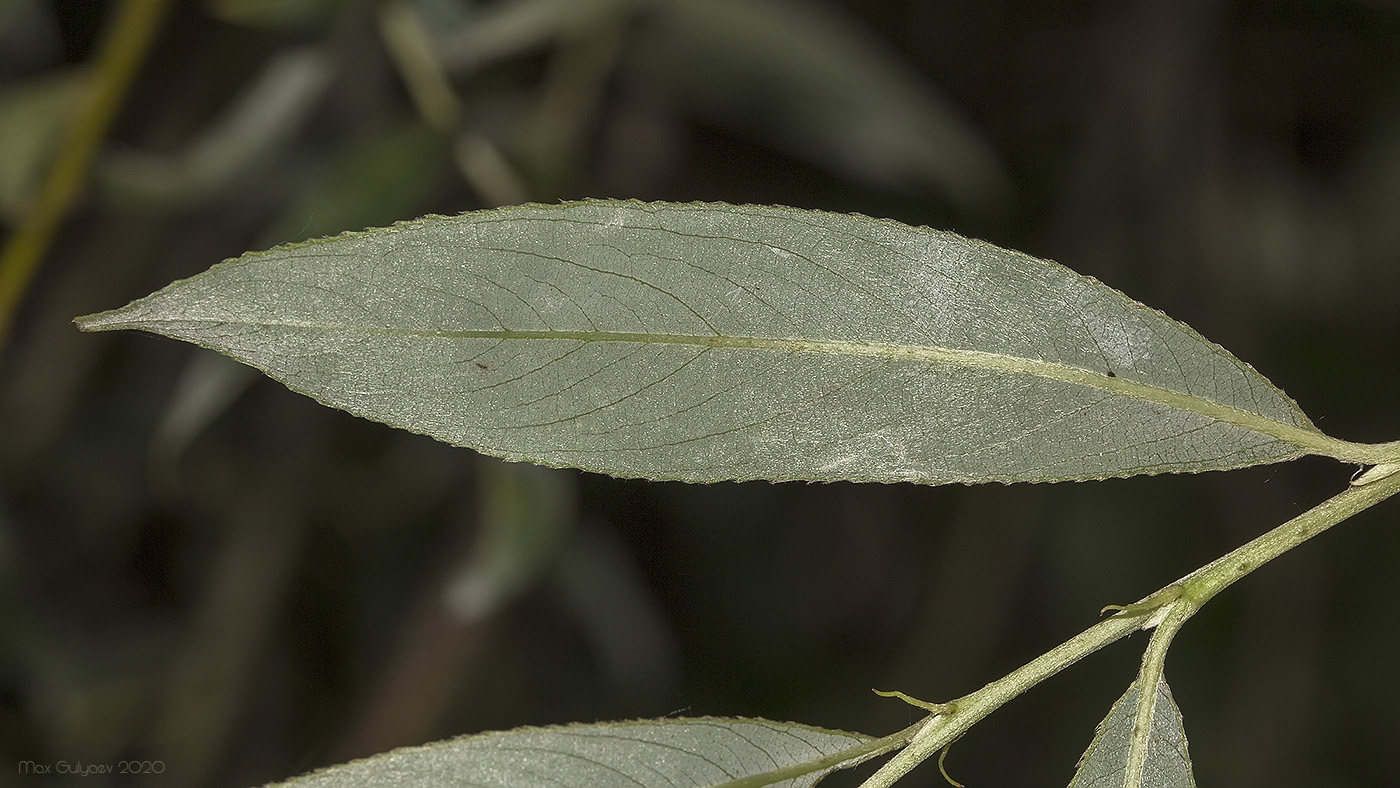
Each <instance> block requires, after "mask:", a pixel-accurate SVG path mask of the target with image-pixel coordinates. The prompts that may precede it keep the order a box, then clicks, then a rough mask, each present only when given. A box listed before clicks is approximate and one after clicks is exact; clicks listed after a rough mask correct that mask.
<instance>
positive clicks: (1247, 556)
mask: <svg viewBox="0 0 1400 788" xmlns="http://www.w3.org/2000/svg"><path fill="white" fill-rule="evenodd" d="M1397 492H1400V473H1397V474H1392V475H1389V476H1385V477H1383V478H1379V479H1376V480H1374V481H1372V482H1371V483H1369V484H1365V485H1359V486H1352V487H1350V488H1348V489H1347V490H1345V491H1344V492H1342V493H1339V494H1338V495H1335V496H1333V497H1332V498H1330V499H1328V500H1327V501H1324V502H1323V503H1321V504H1319V505H1317V506H1315V507H1313V508H1312V509H1309V510H1308V511H1306V512H1304V513H1302V514H1300V515H1298V516H1297V517H1294V518H1293V519H1292V520H1289V521H1288V522H1286V523H1284V524H1283V525H1280V526H1278V527H1277V528H1275V529H1273V530H1272V531H1269V532H1268V533H1266V534H1264V535H1263V536H1261V537H1259V538H1258V539H1255V540H1254V541H1252V542H1249V543H1248V544H1246V545H1243V546H1241V547H1239V548H1237V549H1235V550H1233V551H1231V552H1230V553H1228V554H1226V555H1224V556H1222V557H1221V558H1219V559H1217V560H1215V561H1213V562H1211V563H1210V564H1208V565H1206V566H1204V567H1202V568H1200V569H1198V570H1196V571H1195V572H1192V573H1191V574H1189V575H1187V576H1185V577H1183V578H1181V579H1180V580H1178V581H1177V582H1176V583H1173V584H1172V586H1179V587H1181V588H1182V591H1181V592H1180V597H1181V598H1180V599H1177V600H1176V601H1172V602H1168V603H1167V604H1166V605H1161V604H1160V603H1159V604H1153V603H1154V602H1160V600H1162V599H1163V598H1166V597H1171V596H1172V594H1173V593H1174V592H1171V591H1169V590H1168V589H1170V588H1171V586H1168V587H1167V588H1164V589H1162V590H1161V591H1157V592H1155V593H1153V594H1150V595H1149V596H1147V597H1145V598H1143V600H1142V601H1141V602H1138V603H1136V604H1134V605H1129V606H1127V607H1128V610H1136V611H1139V612H1137V613H1135V614H1130V613H1119V614H1118V615H1115V616H1113V617H1111V618H1108V619H1105V620H1103V621H1100V622H1099V623H1097V624H1095V625H1094V626H1092V627H1089V628H1088V629H1086V630H1084V631H1083V632H1081V633H1079V634H1078V635H1075V636H1074V637H1072V638H1070V639H1069V640H1067V641H1065V642H1064V643H1062V644H1060V645H1059V646H1056V647H1055V648H1053V649H1051V650H1050V651H1047V652H1046V653H1044V654H1042V655H1040V656H1039V657H1036V658H1035V659H1033V660H1031V661H1030V662H1028V663H1026V664H1025V665H1024V666H1022V667H1021V668H1019V669H1017V670H1015V671H1012V672H1011V673H1009V674H1007V675H1006V676H1004V677H1002V678H1000V679H997V680H996V681H993V682H992V683H990V684H988V685H987V686H985V687H983V688H982V689H980V690H978V691H976V692H974V693H972V694H971V695H967V696H965V697H962V698H958V699H957V700H956V701H954V703H955V704H956V710H955V711H953V712H952V713H951V714H941V715H934V716H930V717H929V718H927V719H925V720H924V722H923V724H922V727H920V728H919V730H918V731H917V732H916V733H915V734H914V736H913V738H912V739H911V740H910V742H909V746H908V747H905V748H904V749H903V750H901V751H900V752H898V753H896V754H895V756H894V757H893V758H891V759H890V760H889V761H888V762H886V763H885V765H884V766H882V767H881V768H880V769H879V770H878V771H876V772H875V773H874V774H873V775H871V776H870V778H869V779H867V780H866V781H865V782H864V783H862V784H861V788H889V786H891V785H893V784H894V783H895V781H896V780H898V779H899V778H901V777H903V776H904V775H905V774H908V773H909V771H910V770H912V769H913V768H914V767H915V766H918V765H919V764H920V763H922V762H923V761H925V760H927V759H928V758H929V757H931V756H933V755H935V754H937V753H938V752H939V751H940V750H942V749H943V748H944V747H946V746H948V744H950V743H951V742H952V741H953V740H954V739H956V738H957V737H959V736H961V735H962V734H963V733H964V732H966V731H967V730H968V729H969V728H971V727H972V726H973V725H974V724H975V723H977V722H978V721H980V720H981V719H982V718H983V717H985V716H987V715H988V714H990V713H992V712H993V711H995V710H996V709H997V708H1000V707H1001V706H1002V705H1004V704H1006V703H1007V702H1008V701H1010V700H1011V699H1012V698H1015V697H1016V696H1018V695H1020V694H1021V693H1023V692H1025V691H1026V690H1028V689H1030V688H1031V687H1034V686H1035V685H1036V684H1039V683H1040V682H1042V681H1044V680H1045V679H1047V678H1049V677H1051V676H1053V675H1055V674H1056V673H1059V672H1060V671H1061V670H1064V669H1065V668H1067V667H1069V666H1070V665H1073V664H1074V663H1075V662H1078V661H1079V660H1081V659H1083V658H1084V657H1087V656H1088V655H1090V654H1092V653H1094V652H1095V651H1098V650H1099V649H1101V648H1103V647H1104V646H1107V645H1108V644H1110V643H1113V642H1114V641H1116V640H1119V639H1121V638H1123V637H1126V636H1127V635H1130V634H1132V633H1133V632H1136V631H1137V630H1139V629H1147V628H1151V627H1154V626H1164V627H1168V629H1169V631H1168V632H1167V633H1166V636H1164V637H1160V638H1157V639H1156V643H1157V644H1158V645H1159V646H1160V648H1161V650H1162V651H1163V652H1165V648H1166V644H1167V641H1168V640H1169V636H1170V635H1172V634H1175V630H1176V629H1177V628H1179V627H1180V626H1181V623H1183V622H1184V621H1185V619H1186V618H1188V617H1189V616H1190V615H1191V614H1192V613H1194V612H1195V610H1196V609H1198V608H1199V607H1200V606H1201V605H1204V604H1205V603H1206V602H1207V601H1208V600H1209V599H1211V598H1212V597H1214V596H1215V595H1216V594H1218V593H1220V592H1221V591H1223V590H1224V589H1226V588H1228V587H1229V586H1230V585H1231V584H1233V583H1234V582H1235V581H1237V580H1239V579H1240V578H1242V577H1244V576H1245V575H1247V574H1249V573H1250V572H1252V571H1254V570H1255V569H1258V568H1259V567H1260V566H1263V565H1264V564H1265V563H1268V562H1269V561H1271V560H1273V559H1274V558H1277V557H1278V556H1280V555H1283V554H1284V553H1286V552H1288V551H1289V550H1291V549H1292V548H1294V547H1297V546H1298V545H1300V544H1302V543H1303V542H1305V541H1307V540H1308V539H1311V538H1312V537H1314V536H1317V535H1318V534H1320V533H1322V532H1323V531H1325V530H1327V529H1328V528H1331V527H1332V526H1334V525H1336V524H1337V523H1339V522H1342V521H1343V520H1345V519H1347V518H1348V517H1351V516H1352V515H1354V514H1356V513H1358V512H1361V511H1363V510H1365V509H1368V508H1370V507H1372V506H1375V505H1376V504H1378V503H1380V502H1381V501H1384V500H1385V499H1387V498H1389V497H1391V496H1392V495H1395V493H1397ZM1177 619H1179V620H1177ZM1151 645H1152V644H1149V647H1151ZM1159 667H1160V665H1159ZM1157 675H1158V677H1159V678H1160V675H1161V674H1160V672H1158V674H1157ZM1155 689H1156V688H1155V686H1154V687H1152V688H1144V689H1143V690H1142V692H1143V693H1144V694H1148V693H1149V692H1151V693H1154V694H1153V697H1154V698H1155Z"/></svg>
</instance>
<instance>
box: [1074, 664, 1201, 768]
mask: <svg viewBox="0 0 1400 788" xmlns="http://www.w3.org/2000/svg"><path fill="white" fill-rule="evenodd" d="M1138 693H1139V689H1138V685H1137V682H1133V684H1132V686H1130V687H1128V691H1127V692H1126V693H1124V694H1123V697H1121V698H1119V699H1118V701H1117V702H1116V703H1114V704H1113V708H1112V709H1110V710H1109V712H1108V716H1107V717H1106V718H1104V721H1103V722H1101V723H1099V728H1098V731H1097V733H1096V734H1095V736H1094V741H1093V743H1091V744H1090V745H1089V749H1088V751H1086V752H1085V753H1084V757H1083V758H1082V759H1081V760H1080V762H1079V770H1078V771H1077V772H1075V775H1074V780H1073V781H1072V782H1071V783H1070V784H1069V788H1196V779H1195V777H1194V776H1193V774H1192V772H1191V756H1190V754H1189V753H1188V752H1187V748H1186V730H1185V728H1183V727H1182V724H1181V710H1180V709H1178V708H1177V705H1176V701H1175V700H1174V699H1173V698H1172V693H1171V689H1170V688H1168V687H1167V682H1166V680H1165V679H1164V680H1162V681H1159V682H1158V683H1157V699H1156V701H1155V704H1156V705H1155V706H1154V708H1153V714H1152V725H1151V728H1150V731H1149V733H1148V739H1147V760H1146V761H1145V762H1144V763H1143V768H1142V781H1141V782H1140V783H1138V784H1137V785H1125V783H1126V779H1125V774H1126V773H1127V765H1128V751H1129V749H1130V747H1131V741H1132V735H1133V718H1134V716H1135V715H1136V713H1137V706H1138Z"/></svg>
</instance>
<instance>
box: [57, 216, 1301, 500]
mask: <svg viewBox="0 0 1400 788" xmlns="http://www.w3.org/2000/svg"><path fill="white" fill-rule="evenodd" d="M79 325H80V326H81V327H82V328H84V329H87V330H100V329H119V328H134V329H141V330H145V331H150V332H153V333H157V334H163V335H166V336H170V337H175V338H178V339H183V340H187V341H190V342H194V343H197V344H200V345H203V346H206V347H210V348H213V349H215V350H218V351H220V352H223V353H226V354H228V355H230V356H232V357H234V358H236V359H239V360H241V361H243V362H245V363H248V364H250V365H252V366H254V367H257V368H258V369H260V370H262V371H264V372H266V373H267V374H268V375H270V376H272V377H273V378H276V379H277V380H280V381H282V382H283V383H285V384H286V385H287V386H288V387H290V388H291V389H293V390H295V391H299V392H302V393H304V394H308V395H310V396H312V397H314V398H316V399H317V400H319V401H320V402H323V403H325V404H327V405H331V406H333V407H337V408H341V409H344V410H347V411H349V412H351V413H354V414H357V415H360V416H364V417H366V418H370V419H374V420H377V421H382V422H385V423H387V424H391V425H394V426H397V427H402V428H404V429H408V430H412V431H414V432H419V433H424V434H427V435H432V436H434V437H436V438H439V439H441V440H444V441H447V442H449V443H453V444H457V445H462V446H470V447H472V448H475V449H477V450H479V451H482V452H485V453H487V454H491V455H495V456H498V457H504V458H506V459H510V460H527V461H531V462H538V463H542V464H545V465H554V466H568V467H577V468H584V469H587V470H593V471H599V472H603V473H609V474H613V475H617V476H628V477H646V478H652V479H679V480H686V481H719V480H726V479H740V480H743V479H770V480H777V481H782V480H796V479H806V480H814V481H822V480H840V479H850V480H856V481H884V482H892V481H913V482H922V483H929V484H938V483H946V482H983V481H1003V482H1014V481H1050V480H1061V479H1093V478H1103V477H1109V476H1124V475H1131V474H1139V473H1158V472H1163V471H1203V470H1213V469H1223V468H1233V467H1241V466H1246V465H1252V464H1257V463H1264V462H1275V461H1279V460H1284V459H1291V458H1294V457H1297V456H1299V455H1300V454H1302V453H1303V452H1302V450H1301V449H1300V447H1299V445H1297V444H1296V442H1293V441H1290V440H1289V436H1290V435H1292V434H1307V435H1313V434H1317V433H1316V430H1315V429H1314V428H1313V427H1312V425H1311V424H1310V423H1309V422H1308V420H1307V418H1306V417H1305V416H1304V415H1303V414H1302V413H1301V412H1300V411H1299V410H1298V408H1297V407H1296V406H1295V405H1294V404H1293V402H1292V401H1291V400H1289V399H1288V397H1287V396H1285V395H1284V394H1283V392H1281V391H1280V390H1278V389H1277V388H1276V387H1274V386H1273V385H1272V384H1271V383H1269V381H1267V380H1266V379H1264V378H1263V377H1262V376H1261V375H1259V374H1258V373H1257V372H1255V371H1254V370H1253V369H1252V368H1251V367H1250V366H1249V365H1247V364H1245V363H1243V362H1241V361H1239V360H1238V359H1236V358H1235V357H1234V356H1232V355H1231V354H1229V353H1228V352H1226V351H1225V350H1223V349H1222V348H1220V347H1219V346H1217V345H1214V344H1212V343H1210V342H1208V341H1207V340H1205V339H1203V338H1202V337H1201V336H1200V335H1198V334H1197V333H1196V332H1194V331H1192V330H1191V329H1190V328H1188V327H1186V326H1184V325H1182V324H1180V323H1177V322H1175V321H1173V320H1171V319H1170V318H1168V317H1166V316H1165V315H1162V314H1161V313H1159V312H1157V311H1154V310H1152V309H1148V308H1147V307H1144V306H1142V305H1141V304H1138V303H1136V302H1134V301H1132V300H1131V299H1128V298H1127V297H1125V296H1123V295H1122V294H1120V293H1118V292H1117V291H1115V290H1113V289H1111V288H1109V287H1107V286H1105V285H1103V284H1101V283H1099V282H1098V281H1096V280H1094V279H1091V278H1088V277H1084V276H1080V275H1078V274H1076V273H1074V272H1073V271H1070V270H1068V269H1066V268H1064V267H1062V266H1060V265H1057V264H1055V263H1051V262H1047V261H1044V260H1039V259H1036V258H1033V257H1029V256H1027V255H1023V254H1020V253H1017V252H1011V251H1006V250H1003V249H999V248H997V247H994V246H991V245H989V244H985V243H981V242H978V241H972V240H968V239H966V238H962V237H960V236H957V235H953V234H950V233H946V232H940V231H936V230H930V229H927V228H915V227H909V226H907V225H903V224H899V223H897V222H892V221H883V220H875V219H870V218H866V217H862V216H850V215H838V214H830V213H821V212H813V211H802V210H796V209H790V208H777V207H755V206H730V205H720V204H670V203H639V202H632V201H628V202H620V201H587V202H580V203H569V204H563V205H554V206H542V205H527V206H519V207H512V208H504V209H498V210H493V211H483V212H478V213H469V214H464V215H461V216H456V217H429V218H425V219H421V220H417V221H413V222H406V223H403V224H399V225H395V226H394V227H390V228H386V229H380V230H371V231H367V232H362V233H353V234H346V235H341V236H338V237H334V238H327V239H322V240H317V241H309V242H306V243H302V244H296V245H291V246H284V247H280V248H277V249H273V250H271V251H267V252H255V253H249V254H246V255H244V256H242V257H240V258H238V259H236V260H231V261H228V262H225V263H222V264H220V265H217V266H215V267H213V268H211V269H210V270H208V271H206V272H205V273H203V274H200V275H198V276H195V277H192V278H190V279H186V280H183V281H180V282H176V283H175V284H172V285H171V286H169V287H167V288H165V289H164V290H161V291H159V292H157V293H155V294H153V295H151V296H148V297H146V298H144V299H140V300H138V301H135V302H133V303H131V304H130V305H128V306H126V307H123V308H122V309H118V310H114V311H111V312H104V313H101V314H97V315H92V316H89V317H86V318H81V319H80V320H79ZM1290 431H1292V432H1290ZM1280 436H1282V437H1280Z"/></svg>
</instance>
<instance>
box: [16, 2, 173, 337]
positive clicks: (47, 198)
mask: <svg viewBox="0 0 1400 788" xmlns="http://www.w3.org/2000/svg"><path fill="white" fill-rule="evenodd" d="M167 6H169V0H127V2H125V3H122V4H121V7H120V8H119V9H118V11H117V18H116V19H115V20H113V22H112V24H111V25H110V27H108V28H107V33H106V35H105V36H104V37H103V40H102V45H101V46H102V49H101V51H100V52H99V53H98V57H97V65H96V73H95V74H94V75H93V82H92V84H91V86H90V87H89V88H88V95H87V98H86V100H85V101H84V103H83V105H82V107H81V108H80V109H79V111H78V115H77V117H76V118H75V119H74V123H73V125H72V127H71V128H70V129H69V131H68V134H67V135H66V136H65V137H64V139H63V142H62V143H61V144H60V145H59V149H58V157H57V159H55V161H54V165H53V169H51V170H50V171H49V174H48V177H47V178H46V179H45V180H44V184H43V186H42V187H41V188H40V190H39V193H38V195H37V196H36V197H35V199H34V204H33V206H32V207H31V209H30V211H29V213H28V214H27V215H26V216H25V218H24V219H23V221H22V222H21V223H20V225H19V227H17V228H16V229H15V231H14V234H13V235H11V236H10V239H9V241H8V242H7V243H6V244H5V248H4V251H3V252H0V348H3V347H4V345H5V341H6V339H7V338H8V336H9V332H10V328H11V326H12V325H13V323H14V316H15V310H16V308H17V307H18V305H19V303H20V300H21V299H22V298H23V297H24V293H25V291H26V290H28V289H29V283H30V282H31V281H32V280H33V279H34V274H35V273H36V272H37V271H38V269H39V263H40V262H41V261H42V260H43V259H44V254H45V253H46V252H47V251H48V248H49V245H50V244H51V243H52V241H53V237H54V234H55V233H56V232H57V231H58V227H59V224H60V223H61V222H62V221H63V217H64V216H65V215H66V214H67V213H68V208H69V206H71V205H72V204H73V200H74V198H75V197H76V196H77V194H78V190H79V188H80V187H81V186H82V184H83V182H84V180H85V178H86V176H87V173H88V170H89V168H90V167H91V166H92V160H93V158H94V157H95V156H96V153H97V147H98V145H99V144H101V142H102V140H103V139H104V138H105V137H106V136H107V130H108V128H110V127H111V125H112V120H113V119H114V118H115V117H116V114H117V110H118V108H119V107H120V106H121V103H122V99H124V98H125V97H126V94H127V89H128V88H129V87H130V85H131V81H132V79H133V78H134V77H135V75H136V72H137V70H138V69H139V68H140V66H141V63H142V62H143V61H144V60H145V57H146V52H147V51H148V50H149V49H150V45H151V41H152V39H154V37H155V32H156V30H157V29H158V28H159V27H160V24H161V21H162V20H163V19H164V18H165V11H166V8H167Z"/></svg>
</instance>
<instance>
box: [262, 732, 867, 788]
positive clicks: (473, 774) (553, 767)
mask: <svg viewBox="0 0 1400 788" xmlns="http://www.w3.org/2000/svg"><path fill="white" fill-rule="evenodd" d="M877 741H878V740H874V739H871V738H870V737H868V736H862V735H860V734H855V733H845V732H842V731H832V730H824V729H821V728H810V727H806V726H802V725H792V724H790V723H778V722H768V721H766V720H746V719H709V718H698V719H672V720H653V721H645V722H624V723H608V724H603V725H568V726H563V727H557V728H521V729H519V730H514V731H507V732H503V733H486V734H481V735H479V736H467V737H463V738H460V739H453V740H451V741H445V742H439V743H437V744H430V745H427V746H425V747H407V748H404V749H401V750H394V751H393V752H389V753H385V754H384V755H377V756H375V757H373V758H367V759H365V760H361V761H354V762H352V763H348V764H344V765H341V766H333V767H330V768H328V769H325V770H323V771H319V772H315V773H313V774H309V775H306V776H304V777H299V778H296V779H294V780H289V781H287V782H285V783H279V784H278V786H275V787H272V788H352V787H353V788H380V787H382V788H400V787H401V786H402V787H405V788H428V787H429V786H468V785H469V786H473V788H701V786H720V785H724V784H725V783H729V782H731V781H733V780H738V779H744V778H749V780H748V781H746V783H745V785H748V786H750V787H751V788H758V786H781V788H805V787H806V786H811V785H815V784H816V783H817V782H818V781H819V780H821V778H822V777H824V776H825V775H827V774H829V773H830V772H831V771H832V770H834V769H838V768H842V767H846V766H852V765H854V764H856V763H858V762H860V761H861V760H863V759H864V758H866V757H868V756H869V755H870V754H871V752H870V751H871V750H872V749H875V748H877V746H878V745H877V744H876V742H877ZM760 775H767V777H766V778H764V777H760Z"/></svg>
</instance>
